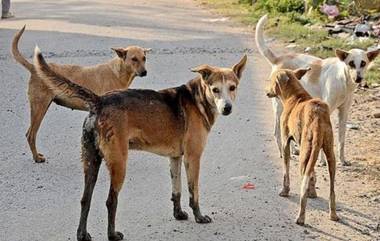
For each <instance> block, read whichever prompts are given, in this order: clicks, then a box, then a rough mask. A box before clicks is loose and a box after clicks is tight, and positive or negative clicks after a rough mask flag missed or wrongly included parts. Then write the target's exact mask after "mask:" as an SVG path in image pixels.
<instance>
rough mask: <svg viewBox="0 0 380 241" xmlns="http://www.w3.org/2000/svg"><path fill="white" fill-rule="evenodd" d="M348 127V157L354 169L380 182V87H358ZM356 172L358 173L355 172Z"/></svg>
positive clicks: (359, 173)
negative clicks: (351, 127) (351, 126)
mask: <svg viewBox="0 0 380 241" xmlns="http://www.w3.org/2000/svg"><path fill="white" fill-rule="evenodd" d="M350 112H351V113H350V117H349V120H348V122H349V123H350V124H352V125H353V126H355V127H357V128H358V129H357V130H356V129H350V128H347V136H346V158H347V160H349V161H351V163H352V167H353V168H352V171H353V172H355V173H356V175H358V176H360V177H361V178H362V177H363V175H364V176H365V178H366V179H368V180H369V181H373V182H375V183H376V184H377V187H379V186H380V88H372V89H357V90H356V91H355V95H354V102H353V105H352V107H351V111H350ZM354 175H355V174H354Z"/></svg>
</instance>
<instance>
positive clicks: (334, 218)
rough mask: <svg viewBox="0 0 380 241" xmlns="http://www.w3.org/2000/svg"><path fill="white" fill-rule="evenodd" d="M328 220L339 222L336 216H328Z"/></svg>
mask: <svg viewBox="0 0 380 241" xmlns="http://www.w3.org/2000/svg"><path fill="white" fill-rule="evenodd" d="M330 220H332V221H335V222H337V221H339V217H338V215H336V214H330Z"/></svg>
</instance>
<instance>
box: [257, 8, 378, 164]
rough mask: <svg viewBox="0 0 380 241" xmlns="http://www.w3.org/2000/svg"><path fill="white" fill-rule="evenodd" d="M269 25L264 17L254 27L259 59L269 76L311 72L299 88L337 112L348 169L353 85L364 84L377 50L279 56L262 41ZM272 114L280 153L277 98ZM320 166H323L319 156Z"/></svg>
mask: <svg viewBox="0 0 380 241" xmlns="http://www.w3.org/2000/svg"><path fill="white" fill-rule="evenodd" d="M267 21H268V17H267V15H265V16H263V17H261V18H260V20H259V22H258V23H257V25H256V45H257V48H258V50H259V52H260V54H261V55H263V56H264V57H265V58H266V59H267V61H268V62H269V63H270V64H271V65H272V72H274V71H276V70H277V69H292V70H295V69H298V68H308V67H310V68H311V69H310V71H308V73H307V74H305V76H304V77H303V78H302V79H301V80H300V81H301V84H302V86H303V87H304V88H305V89H306V90H307V91H308V92H309V93H310V94H311V96H313V97H318V98H321V99H322V100H323V101H325V102H326V103H327V104H328V105H329V107H330V112H331V113H332V112H334V111H335V110H336V109H338V112H339V113H338V117H339V138H338V143H339V160H340V163H341V164H342V165H349V162H348V161H347V160H346V158H345V154H344V145H345V136H346V122H347V118H348V114H349V110H350V108H351V104H352V98H353V94H354V90H355V87H356V85H358V84H360V83H361V82H363V78H364V73H365V71H366V70H367V68H368V66H369V64H370V62H372V61H373V60H374V59H375V58H376V57H377V56H378V55H379V53H380V49H377V50H372V51H364V50H361V49H351V50H350V51H348V52H347V51H344V50H340V49H337V50H336V51H335V54H336V57H334V58H326V59H320V58H317V57H314V56H311V55H308V54H293V53H291V54H284V55H278V54H276V53H274V52H273V50H272V49H270V48H269V47H268V46H267V45H266V43H265V40H264V33H263V32H264V26H265V24H266V22H267ZM272 104H273V110H274V112H275V128H274V129H275V131H274V135H275V138H276V142H277V146H278V148H279V150H281V147H282V143H281V135H280V116H281V113H282V111H283V106H282V104H281V101H280V100H279V99H278V98H273V100H272ZM321 157H322V162H323V163H325V161H324V160H323V159H324V156H323V155H322V156H321Z"/></svg>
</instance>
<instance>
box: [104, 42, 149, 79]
mask: <svg viewBox="0 0 380 241" xmlns="http://www.w3.org/2000/svg"><path fill="white" fill-rule="evenodd" d="M111 49H112V50H113V51H115V52H116V54H117V56H119V58H120V59H122V61H123V63H124V64H125V67H126V68H127V69H128V70H129V71H131V72H132V73H133V74H134V75H135V76H140V77H144V76H146V75H147V73H148V72H147V71H146V68H145V63H146V54H147V53H148V52H149V51H150V50H151V49H145V48H141V47H138V46H129V47H127V48H111Z"/></svg>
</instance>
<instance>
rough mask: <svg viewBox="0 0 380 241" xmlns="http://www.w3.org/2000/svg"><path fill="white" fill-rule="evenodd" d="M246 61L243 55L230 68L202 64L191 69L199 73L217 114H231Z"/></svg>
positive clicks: (207, 96)
mask: <svg viewBox="0 0 380 241" xmlns="http://www.w3.org/2000/svg"><path fill="white" fill-rule="evenodd" d="M246 63H247V55H244V56H243V58H242V59H241V60H240V61H239V63H237V64H235V65H234V66H233V67H232V68H218V67H214V66H210V65H206V64H204V65H200V66H198V67H195V68H193V69H191V71H193V72H197V73H199V74H200V75H201V78H202V82H203V83H204V85H205V86H206V87H205V95H206V98H207V100H208V101H209V103H211V104H213V105H214V106H215V107H216V109H217V110H218V113H219V114H222V115H229V114H231V112H232V104H233V102H234V100H235V98H236V93H237V87H238V85H239V81H240V79H241V76H242V73H243V70H244V68H245V64H246Z"/></svg>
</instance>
